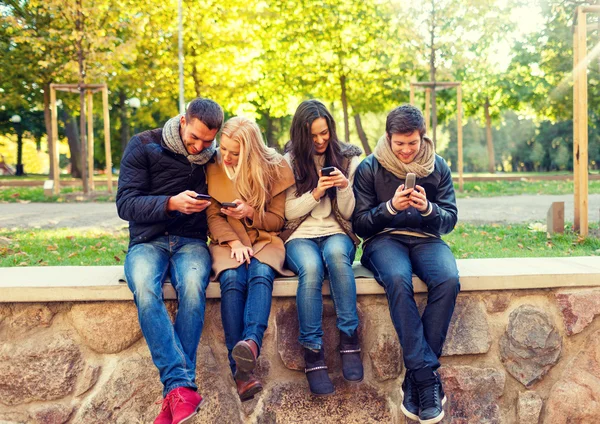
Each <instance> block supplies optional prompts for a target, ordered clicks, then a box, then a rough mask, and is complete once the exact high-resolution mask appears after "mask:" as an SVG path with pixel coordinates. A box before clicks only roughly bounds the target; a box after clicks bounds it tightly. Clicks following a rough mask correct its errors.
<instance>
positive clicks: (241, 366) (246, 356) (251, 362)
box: [231, 343, 256, 373]
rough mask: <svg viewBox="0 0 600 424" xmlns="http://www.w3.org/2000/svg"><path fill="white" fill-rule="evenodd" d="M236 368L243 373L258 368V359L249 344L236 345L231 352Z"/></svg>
mask: <svg viewBox="0 0 600 424" xmlns="http://www.w3.org/2000/svg"><path fill="white" fill-rule="evenodd" d="M231 356H233V360H234V361H235V366H236V368H237V369H238V370H240V371H241V372H245V373H249V372H251V371H253V370H254V368H256V358H255V357H254V353H253V352H252V349H250V346H248V345H247V344H245V343H243V344H239V343H238V344H236V345H235V347H234V348H233V351H232V352H231Z"/></svg>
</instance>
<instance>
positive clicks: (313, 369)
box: [304, 347, 335, 396]
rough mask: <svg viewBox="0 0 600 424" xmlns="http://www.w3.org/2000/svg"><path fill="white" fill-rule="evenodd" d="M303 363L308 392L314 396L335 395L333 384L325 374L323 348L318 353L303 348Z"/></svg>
mask: <svg viewBox="0 0 600 424" xmlns="http://www.w3.org/2000/svg"><path fill="white" fill-rule="evenodd" d="M304 362H305V365H306V368H305V369H304V373H305V374H306V379H307V380H308V386H309V387H310V392H311V393H312V394H313V395H315V396H329V395H332V394H334V393H335V388H334V387H333V383H332V382H331V379H330V378H329V375H328V374H327V366H326V365H325V354H324V353H323V348H322V347H321V349H320V350H319V351H316V352H315V351H314V350H311V349H308V348H306V347H305V348H304Z"/></svg>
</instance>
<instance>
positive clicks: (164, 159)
mask: <svg viewBox="0 0 600 424" xmlns="http://www.w3.org/2000/svg"><path fill="white" fill-rule="evenodd" d="M222 124H223V110H222V109H221V107H220V106H219V105H218V104H217V103H215V102H213V101H212V100H208V99H200V98H198V99H196V100H194V101H192V102H191V103H190V105H189V107H188V109H187V112H186V113H185V115H181V116H177V117H175V118H172V119H170V120H169V121H168V122H167V123H166V124H165V126H164V127H163V128H158V129H155V130H151V131H145V132H143V133H140V134H136V135H135V136H133V138H132V139H131V141H130V142H129V144H128V145H127V148H126V149H125V153H124V154H123V160H122V161H121V173H120V175H119V190H118V192H117V210H118V212H119V216H120V217H121V218H123V219H125V220H127V221H129V235H130V241H129V252H128V253H127V257H126V259H125V276H126V278H127V284H128V285H129V288H130V289H131V291H132V292H133V295H134V300H135V304H136V306H137V308H138V317H139V321H140V326H141V328H142V332H143V334H144V337H145V339H146V342H147V343H148V347H149V349H150V353H151V355H152V360H153V361H154V364H155V365H156V367H157V368H158V370H159V373H160V379H161V382H162V383H163V386H164V389H163V396H164V401H163V404H162V408H161V412H160V414H159V415H158V417H157V418H156V420H155V421H154V422H155V423H156V424H163V423H164V424H167V423H168V424H171V423H175V424H180V423H183V422H186V421H188V420H189V419H190V418H191V417H192V416H194V415H195V414H196V413H197V411H198V409H199V407H200V405H201V403H202V401H203V399H202V396H201V395H200V394H199V393H197V386H196V383H195V378H196V350H197V348H198V343H199V341H200V335H201V334H202V327H203V324H204V307H205V302H206V287H207V286H208V278H209V275H210V270H211V258H210V254H209V252H208V248H207V246H206V241H207V222H206V213H205V212H204V211H205V209H206V208H207V207H208V205H209V204H210V202H209V201H208V200H204V199H197V198H196V197H197V196H198V195H199V194H206V193H207V183H206V172H205V164H206V163H207V162H208V161H210V160H211V159H212V157H213V155H214V153H215V151H216V147H215V145H216V143H215V136H216V134H217V132H218V131H219V129H220V128H221V125H222ZM208 198H210V197H208ZM167 274H168V275H170V277H171V283H172V284H173V287H174V288H175V290H176V291H177V297H178V301H179V308H178V311H177V317H176V319H175V324H174V325H173V324H172V323H171V320H170V318H169V314H168V312H167V309H166V308H165V304H164V302H163V296H162V285H163V283H164V281H165V278H166V276H167Z"/></svg>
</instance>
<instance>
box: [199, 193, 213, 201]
mask: <svg viewBox="0 0 600 424" xmlns="http://www.w3.org/2000/svg"><path fill="white" fill-rule="evenodd" d="M196 200H210V196H209V195H208V194H202V193H200V194H197V195H196Z"/></svg>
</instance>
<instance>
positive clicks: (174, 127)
mask: <svg viewBox="0 0 600 424" xmlns="http://www.w3.org/2000/svg"><path fill="white" fill-rule="evenodd" d="M181 116H182V115H177V116H176V117H175V118H171V119H169V120H168V121H167V123H166V124H165V126H164V127H163V132H162V138H163V141H164V142H165V145H166V146H167V149H169V150H170V151H172V152H173V153H177V154H179V155H183V156H185V157H186V158H187V160H189V161H190V162H191V163H195V164H196V165H204V164H205V163H206V162H208V161H209V160H210V159H211V158H212V157H213V155H214V154H215V152H216V151H217V142H216V140H215V141H213V143H212V145H211V146H210V147H209V148H207V149H204V150H202V151H201V152H200V153H198V154H197V155H190V154H189V153H188V152H187V150H186V149H185V145H184V144H183V140H182V139H181V134H180V132H179V126H180V121H181Z"/></svg>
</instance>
